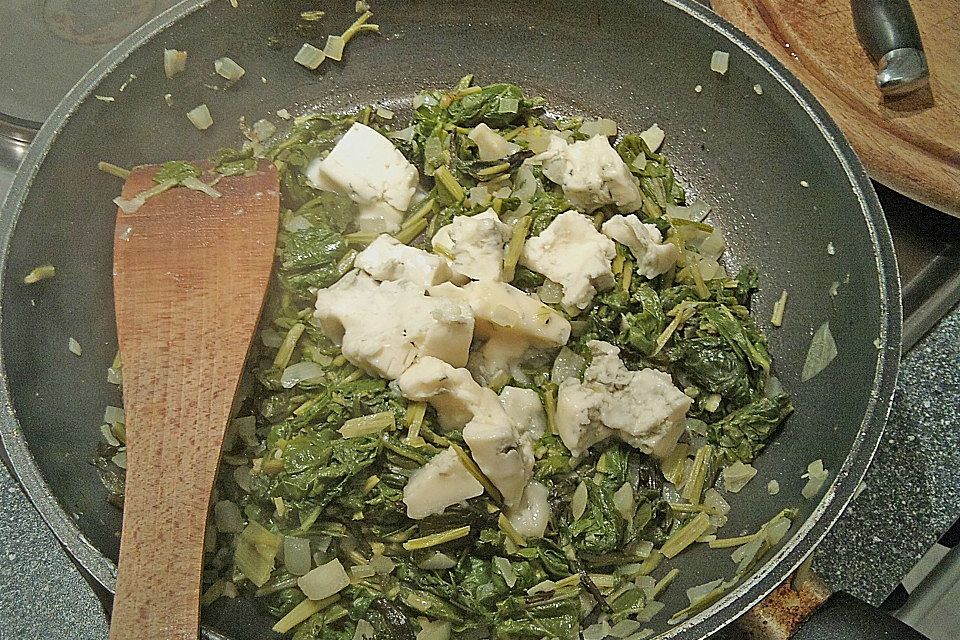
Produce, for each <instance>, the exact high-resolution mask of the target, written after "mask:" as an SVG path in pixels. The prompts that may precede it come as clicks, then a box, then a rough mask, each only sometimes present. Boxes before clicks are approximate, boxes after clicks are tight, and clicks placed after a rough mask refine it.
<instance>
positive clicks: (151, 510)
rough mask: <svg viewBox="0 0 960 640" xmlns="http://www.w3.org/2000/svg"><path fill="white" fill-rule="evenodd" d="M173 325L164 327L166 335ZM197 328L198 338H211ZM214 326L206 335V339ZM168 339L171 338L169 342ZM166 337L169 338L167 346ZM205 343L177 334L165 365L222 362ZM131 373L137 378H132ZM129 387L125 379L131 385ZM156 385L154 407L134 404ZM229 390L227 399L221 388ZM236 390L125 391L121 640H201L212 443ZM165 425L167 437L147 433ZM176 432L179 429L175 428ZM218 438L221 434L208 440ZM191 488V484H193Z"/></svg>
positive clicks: (117, 610)
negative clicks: (205, 360)
mask: <svg viewBox="0 0 960 640" xmlns="http://www.w3.org/2000/svg"><path fill="white" fill-rule="evenodd" d="M171 328H172V327H170V326H164V325H159V326H157V327H156V329H157V336H158V337H160V336H163V335H164V334H168V330H169V329H171ZM204 329H205V328H204V327H202V326H201V327H198V329H197V331H198V333H200V334H202V333H203V332H204ZM214 329H215V327H206V330H207V331H211V330H214ZM168 335H169V334H168ZM161 339H162V338H161ZM209 342H210V341H208V340H205V339H203V338H202V337H199V336H198V337H196V338H190V337H189V336H175V337H172V339H171V343H172V344H171V349H170V350H169V351H167V352H166V353H165V354H163V357H165V358H167V359H168V360H167V361H166V362H164V361H161V362H158V363H157V364H158V367H161V368H162V367H170V368H171V369H173V368H177V367H176V365H175V362H176V361H177V360H181V361H189V360H192V359H193V358H203V357H209V358H215V357H216V356H215V354H212V353H204V351H209V349H206V348H205V346H206V345H205V344H204V343H208V344H209ZM131 373H132V372H131ZM125 383H126V381H125ZM134 385H138V386H139V385H143V386H149V387H152V390H150V391H149V393H150V401H149V403H146V402H138V401H136V400H135V399H133V400H132V401H131V396H135V395H136V392H132V393H131V390H130V389H131V387H133V386H134ZM221 385H222V386H225V387H226V386H228V385H229V390H228V391H226V392H223V391H221V392H220V393H218V392H217V390H216V389H214V388H213V387H217V386H221ZM235 387H236V382H235V381H233V382H232V383H231V382H227V381H224V380H211V379H208V380H206V381H204V380H197V379H191V378H181V379H179V380H169V379H166V380H165V379H163V378H160V379H157V380H139V381H134V382H133V383H132V384H130V383H126V384H125V388H127V389H128V391H127V393H126V396H125V398H126V404H127V405H128V407H130V410H128V411H127V414H126V420H127V428H128V433H130V435H131V436H132V437H130V438H128V444H127V468H128V472H127V483H126V494H125V499H124V513H123V535H122V538H121V544H120V571H119V575H118V578H117V597H116V600H115V606H114V609H113V618H112V622H111V628H110V638H111V639H112V640H196V638H197V632H198V628H199V604H200V588H201V587H200V572H201V569H202V566H203V547H204V544H203V542H204V530H205V524H206V519H207V513H208V509H209V498H210V493H211V490H212V488H213V481H214V478H215V476H216V470H217V463H218V459H219V456H220V450H219V449H214V450H211V449H210V447H209V446H208V445H206V444H205V443H206V442H208V441H209V440H210V438H211V437H213V438H216V437H219V438H221V439H222V437H223V436H222V431H223V428H224V425H225V424H226V422H227V419H228V418H229V410H230V404H231V400H232V397H233V396H232V393H231V394H230V395H229V396H227V395H225V394H226V393H230V391H232V390H234V389H235ZM218 396H219V397H218ZM158 425H165V427H166V428H164V429H161V430H157V434H160V433H161V432H162V434H163V435H162V436H161V437H154V434H146V437H137V436H138V435H144V432H145V431H149V430H154V429H155V428H156V427H157V426H158ZM171 427H172V428H171ZM210 430H219V431H220V432H221V434H220V435H219V436H218V435H216V434H213V435H210V434H207V435H204V432H205V431H210ZM188 483H189V484H188Z"/></svg>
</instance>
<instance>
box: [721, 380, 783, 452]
mask: <svg viewBox="0 0 960 640" xmlns="http://www.w3.org/2000/svg"><path fill="white" fill-rule="evenodd" d="M792 412H793V403H792V402H791V401H790V396H788V395H785V394H784V395H780V396H777V397H776V398H760V399H759V400H756V401H754V402H751V403H750V404H748V405H746V406H745V407H743V408H741V409H738V410H736V411H734V412H733V413H731V414H729V415H728V416H726V417H725V418H723V419H722V420H719V421H718V422H715V423H713V424H711V425H709V426H708V427H707V440H708V441H709V442H710V444H712V445H714V446H715V447H717V452H718V454H719V455H722V456H723V457H724V458H725V460H726V461H727V462H728V463H729V462H736V461H737V460H739V461H740V462H744V463H746V462H750V461H752V460H753V459H754V458H756V457H757V454H759V453H760V451H762V450H763V448H764V447H765V446H766V444H767V442H768V441H769V440H770V438H771V437H772V436H773V434H774V432H775V431H776V430H777V428H778V427H779V426H780V425H781V424H782V423H783V421H784V420H786V418H787V416H789V415H790V414H791V413H792Z"/></svg>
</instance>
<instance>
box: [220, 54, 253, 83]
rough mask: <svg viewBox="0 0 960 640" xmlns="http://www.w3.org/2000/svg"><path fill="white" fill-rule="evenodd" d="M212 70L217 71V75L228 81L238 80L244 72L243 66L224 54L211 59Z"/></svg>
mask: <svg viewBox="0 0 960 640" xmlns="http://www.w3.org/2000/svg"><path fill="white" fill-rule="evenodd" d="M213 70H214V71H216V72H217V75H219V76H222V77H224V78H226V79H227V80H230V81H236V80H239V79H240V78H242V77H243V74H244V73H246V70H245V69H244V68H243V67H241V66H240V65H239V64H237V63H236V62H234V61H233V60H232V59H230V58H227V57H226V56H224V57H223V58H217V59H216V60H214V61H213Z"/></svg>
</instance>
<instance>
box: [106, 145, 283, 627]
mask: <svg viewBox="0 0 960 640" xmlns="http://www.w3.org/2000/svg"><path fill="white" fill-rule="evenodd" d="M156 169H157V167H156V166H144V167H138V168H136V169H134V170H133V172H132V173H131V174H130V176H129V178H128V179H127V182H126V184H125V185H124V187H123V196H124V197H125V198H130V197H132V196H134V195H136V194H138V193H141V192H143V191H144V190H146V189H148V188H150V187H152V186H153V185H154V182H153V175H154V173H155V172H156ZM210 178H211V176H209V175H207V176H204V179H205V180H206V181H208V182H209V181H210ZM215 189H216V190H217V191H219V192H220V193H221V194H222V196H221V197H220V198H213V197H211V196H210V195H207V194H205V193H202V192H199V191H193V190H190V189H187V188H183V187H177V188H174V189H171V190H169V191H166V192H164V193H162V194H160V195H157V196H154V197H153V198H150V199H148V200H147V201H146V203H145V204H144V205H143V206H142V207H140V209H139V210H137V211H136V212H134V213H129V214H128V213H124V212H123V211H122V210H121V211H118V213H117V226H116V234H115V236H114V258H113V275H114V278H113V285H114V302H115V307H116V316H117V334H118V336H119V339H120V353H121V356H122V358H123V400H124V407H125V410H126V439H127V484H126V497H125V500H124V511H123V535H122V538H121V541H120V569H119V576H118V578H117V589H116V598H115V600H114V607H113V619H112V622H111V628H110V638H111V640H187V639H189V640H196V638H197V635H198V630H199V602H200V572H201V568H202V564H203V546H204V545H203V542H204V529H205V526H206V522H207V511H208V508H209V505H210V495H211V492H212V490H213V485H214V480H215V476H216V472H217V466H218V464H219V461H220V453H221V448H222V446H223V438H224V432H225V430H226V426H227V421H228V419H229V417H230V409H231V405H232V403H233V399H234V395H235V393H236V390H237V385H238V383H239V380H240V375H241V373H242V371H243V366H244V361H245V359H246V356H247V350H248V349H249V346H250V340H251V337H252V336H253V333H254V330H255V328H256V326H257V321H258V319H259V316H260V310H261V307H262V306H263V299H264V295H265V292H266V290H267V284H268V282H269V279H270V269H271V266H272V265H273V259H274V249H275V245H276V236H277V223H278V218H279V211H280V196H279V191H280V189H279V181H278V177H277V171H276V169H275V168H274V167H273V165H271V164H269V163H266V162H264V163H261V164H260V166H259V167H258V170H257V172H256V173H255V174H253V175H248V176H236V177H226V178H223V179H222V180H220V182H219V183H217V184H216V186H215Z"/></svg>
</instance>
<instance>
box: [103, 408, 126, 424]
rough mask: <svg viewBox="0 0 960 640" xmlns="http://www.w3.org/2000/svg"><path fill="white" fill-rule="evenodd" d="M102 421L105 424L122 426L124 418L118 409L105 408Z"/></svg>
mask: <svg viewBox="0 0 960 640" xmlns="http://www.w3.org/2000/svg"><path fill="white" fill-rule="evenodd" d="M103 421H104V422H106V423H107V424H124V422H125V416H124V413H123V409H121V408H120V407H111V406H109V405H108V406H107V408H106V409H104V411H103Z"/></svg>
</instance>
